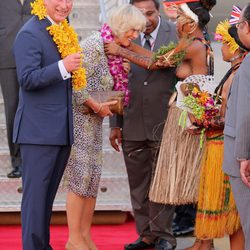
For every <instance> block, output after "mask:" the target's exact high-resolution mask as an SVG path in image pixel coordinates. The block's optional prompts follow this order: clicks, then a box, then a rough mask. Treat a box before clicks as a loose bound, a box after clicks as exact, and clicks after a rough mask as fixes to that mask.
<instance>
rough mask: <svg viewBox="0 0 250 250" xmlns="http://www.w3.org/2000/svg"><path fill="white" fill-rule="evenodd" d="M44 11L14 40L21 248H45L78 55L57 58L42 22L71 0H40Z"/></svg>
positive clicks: (59, 17) (56, 19) (67, 138)
mask: <svg viewBox="0 0 250 250" xmlns="http://www.w3.org/2000/svg"><path fill="white" fill-rule="evenodd" d="M44 2H45V6H46V9H47V17H46V18H45V19H42V20H39V19H38V17H37V16H34V17H32V18H31V19H30V20H29V21H28V22H27V23H26V24H25V25H24V26H23V28H22V29H21V30H20V32H19V33H18V35H17V38H16V41H15V43H14V54H15V59H16V65H17V75H18V80H19V84H20V92H19V104H18V109H17V113H16V116H15V122H14V133H13V140H14V142H15V143H18V144H20V149H21V156H22V160H23V199H22V211H21V212H22V238H23V249H24V250H45V249H46V250H49V249H50V250H51V249H52V247H51V246H50V243H49V241H50V234H49V226H50V219H51V212H52V206H53V201H54V198H55V195H56V192H57V189H58V186H59V183H60V180H61V177H62V175H63V172H64V169H65V166H66V163H67V160H68V157H69V153H70V148H71V145H72V142H73V125H72V104H71V92H72V90H71V74H70V73H71V72H72V71H74V70H77V69H78V68H79V67H80V62H81V55H80V54H79V53H76V54H72V55H70V56H68V57H66V58H64V59H63V60H61V57H60V54H59V52H58V49H57V47H56V44H55V43H54V42H53V39H52V37H51V36H50V35H49V33H48V31H47V30H46V28H47V27H48V26H50V25H51V24H53V23H56V24H59V23H60V22H61V21H63V20H64V19H65V18H66V17H67V16H68V15H69V13H70V11H71V9H72V5H73V0H60V1H59V0H44Z"/></svg>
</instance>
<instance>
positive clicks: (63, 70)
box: [47, 16, 71, 80]
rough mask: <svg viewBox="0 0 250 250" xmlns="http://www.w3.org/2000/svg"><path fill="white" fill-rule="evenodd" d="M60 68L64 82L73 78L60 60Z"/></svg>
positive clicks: (50, 19)
mask: <svg viewBox="0 0 250 250" xmlns="http://www.w3.org/2000/svg"><path fill="white" fill-rule="evenodd" d="M47 18H48V19H49V21H50V22H51V23H52V24H56V22H55V21H54V20H53V19H52V18H51V17H49V16H47ZM58 68H59V71H60V73H61V76H62V79H63V80H67V79H69V78H70V77H71V74H70V73H69V72H68V71H67V70H66V68H65V66H64V63H63V60H60V61H59V62H58Z"/></svg>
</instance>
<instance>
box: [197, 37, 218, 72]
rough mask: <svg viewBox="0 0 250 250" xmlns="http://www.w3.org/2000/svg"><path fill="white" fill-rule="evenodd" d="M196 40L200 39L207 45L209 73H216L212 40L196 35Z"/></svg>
mask: <svg viewBox="0 0 250 250" xmlns="http://www.w3.org/2000/svg"><path fill="white" fill-rule="evenodd" d="M194 40H197V41H200V42H201V43H203V44H204V45H205V47H206V51H207V68H208V75H214V56H213V49H212V47H211V44H210V41H208V40H207V39H205V38H201V37H194Z"/></svg>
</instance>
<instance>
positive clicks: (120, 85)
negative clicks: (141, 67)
mask: <svg viewBox="0 0 250 250" xmlns="http://www.w3.org/2000/svg"><path fill="white" fill-rule="evenodd" d="M101 37H102V39H103V41H104V42H112V41H114V36H113V35H112V30H111V29H110V27H109V26H108V25H107V24H104V25H103V26H102V28H101ZM108 66H109V72H110V74H111V75H112V77H113V80H114V90H115V91H124V92H125V99H124V105H125V106H127V105H128V102H129V91H128V74H127V73H126V72H125V70H124V67H123V58H122V57H121V56H112V55H108Z"/></svg>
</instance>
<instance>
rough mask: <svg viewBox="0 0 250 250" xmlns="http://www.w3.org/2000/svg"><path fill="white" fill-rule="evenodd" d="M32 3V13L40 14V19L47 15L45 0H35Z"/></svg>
mask: <svg viewBox="0 0 250 250" xmlns="http://www.w3.org/2000/svg"><path fill="white" fill-rule="evenodd" d="M30 5H31V14H34V15H36V16H38V18H39V20H42V19H44V18H45V17H46V16H47V10H46V8H45V5H44V0H35V1H34V2H33V3H30Z"/></svg>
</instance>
